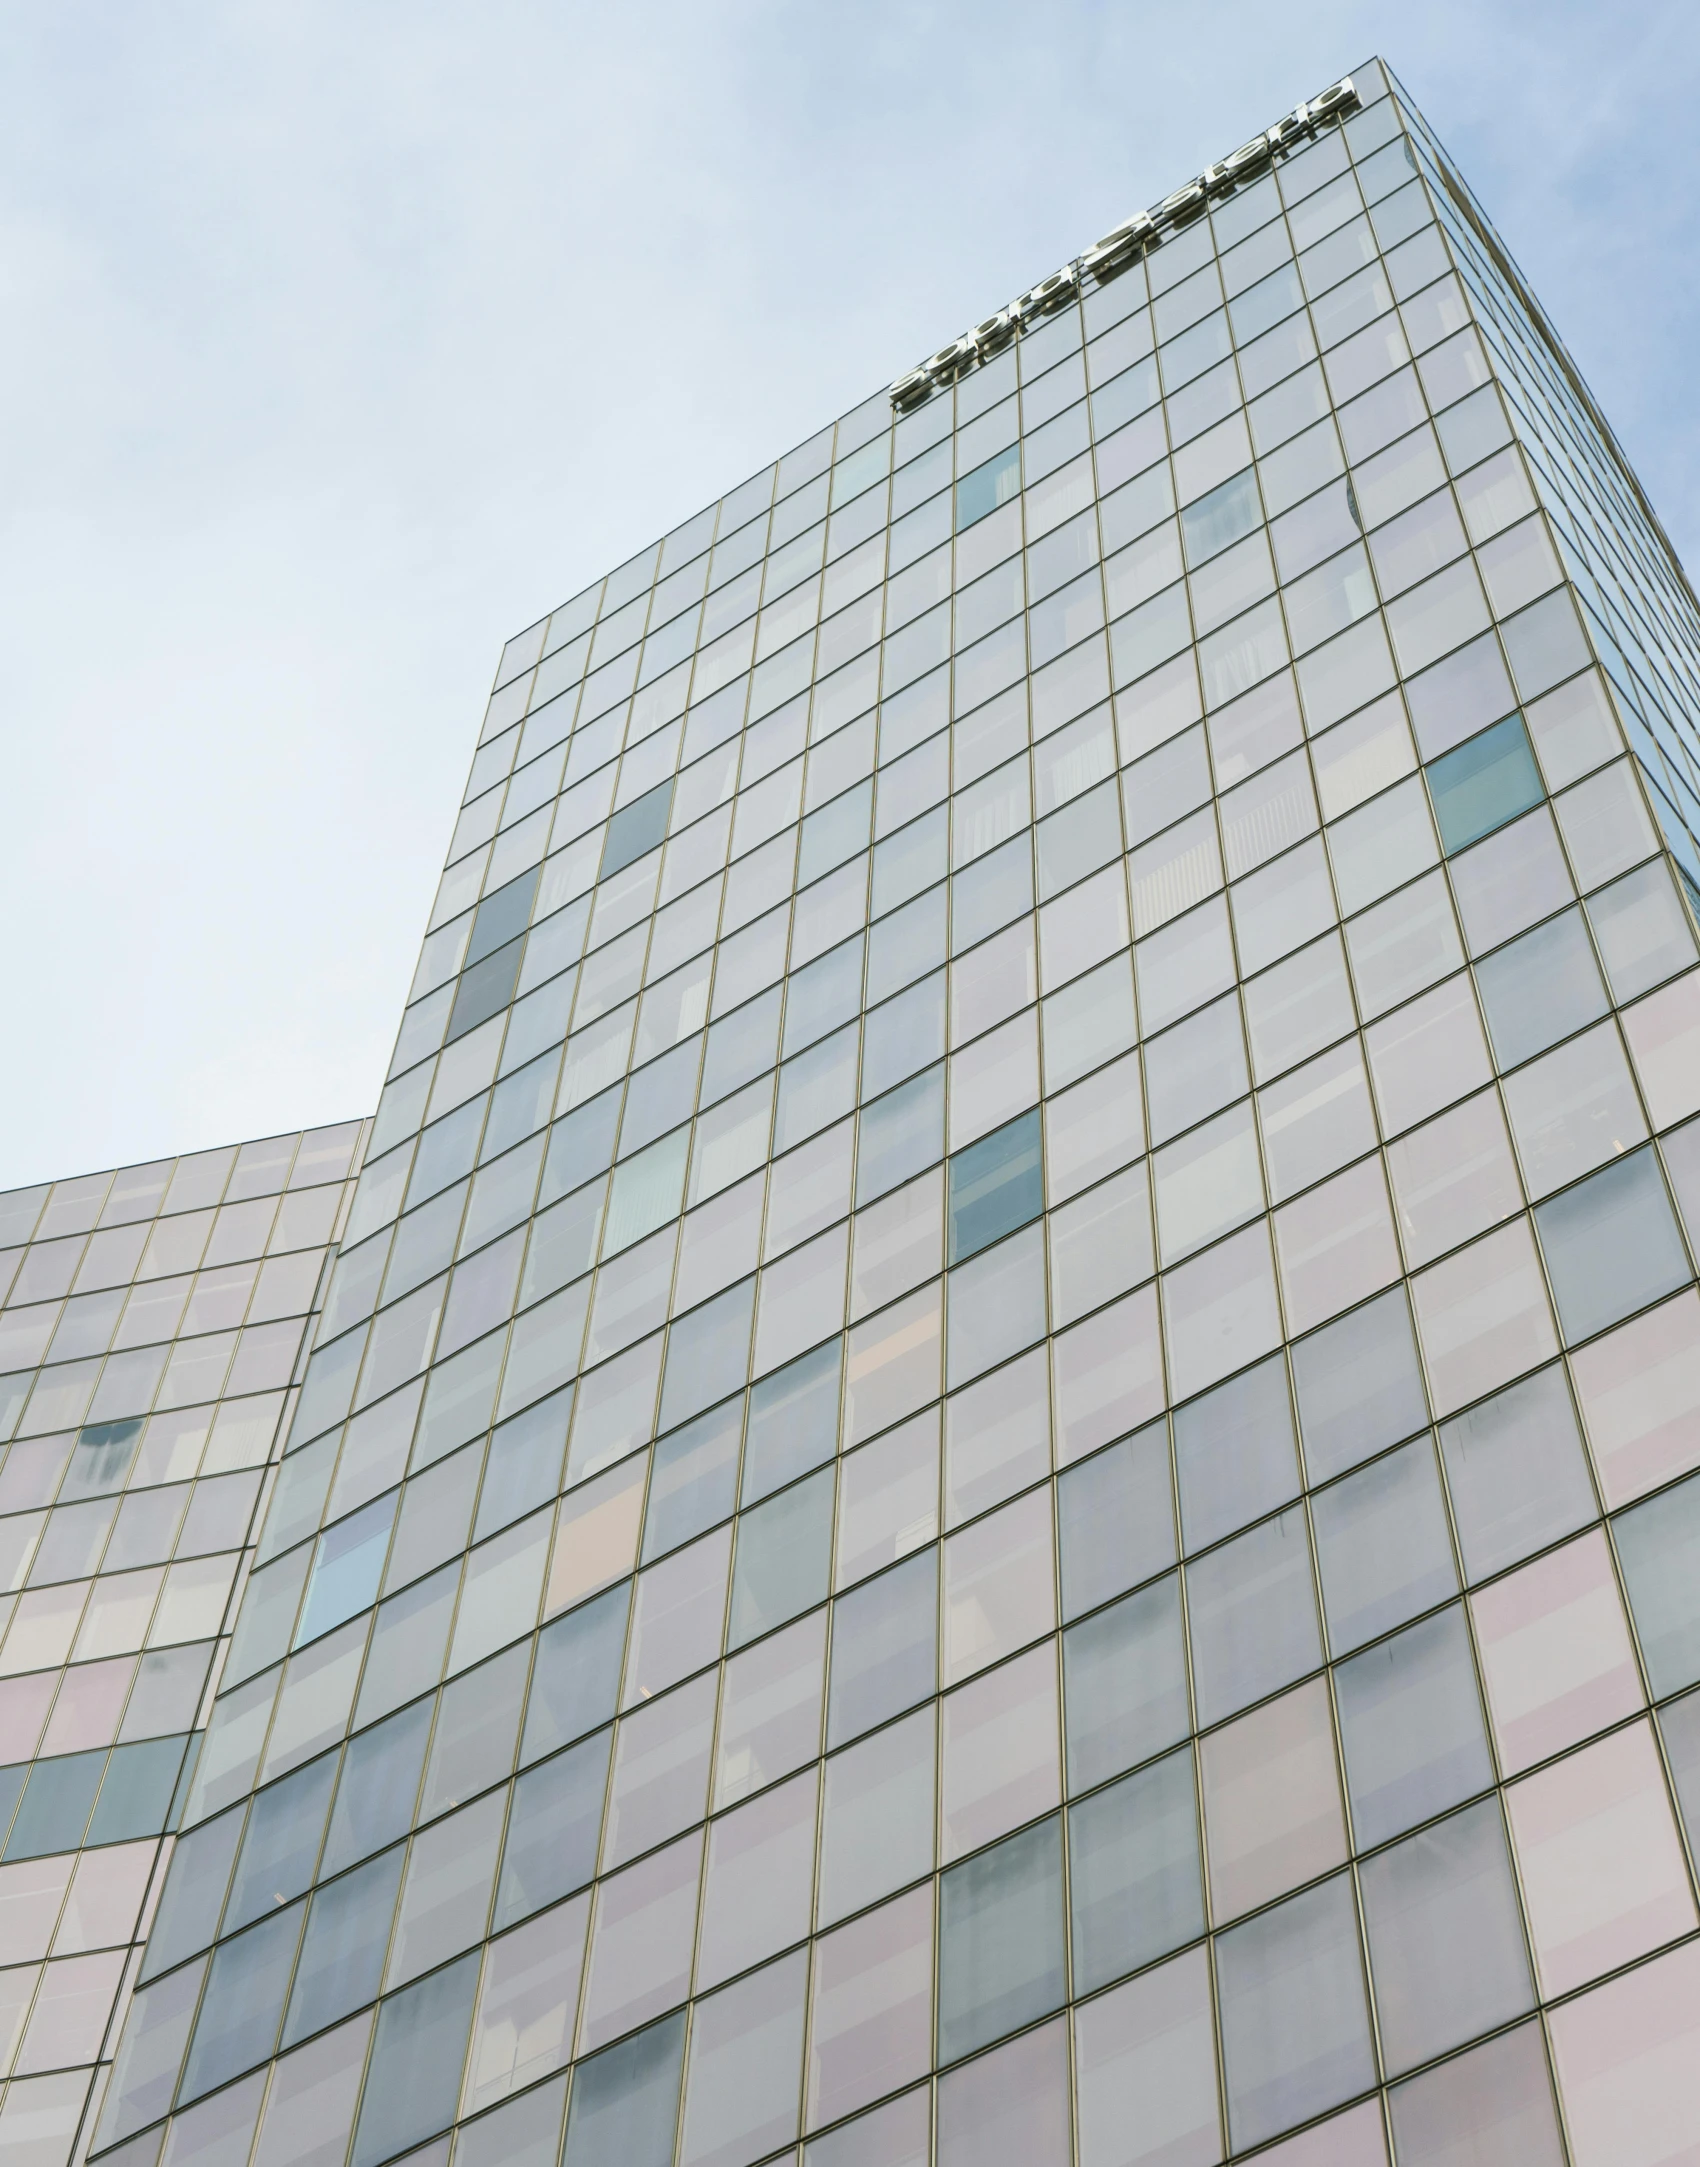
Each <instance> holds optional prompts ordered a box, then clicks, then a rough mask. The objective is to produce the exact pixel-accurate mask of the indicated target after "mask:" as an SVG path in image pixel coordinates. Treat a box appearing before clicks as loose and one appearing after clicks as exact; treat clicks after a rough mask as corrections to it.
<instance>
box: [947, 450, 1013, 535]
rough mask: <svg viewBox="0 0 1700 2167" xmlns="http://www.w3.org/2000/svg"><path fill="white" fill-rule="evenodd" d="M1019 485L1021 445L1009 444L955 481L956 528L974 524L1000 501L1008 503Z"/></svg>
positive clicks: (960, 528)
mask: <svg viewBox="0 0 1700 2167" xmlns="http://www.w3.org/2000/svg"><path fill="white" fill-rule="evenodd" d="M1020 487H1021V448H1020V446H1019V445H1016V444H1011V445H1010V447H1009V449H1008V450H1007V451H1000V452H999V453H998V455H997V456H996V458H995V459H988V460H987V461H986V463H985V465H984V466H977V467H976V468H975V469H974V471H973V472H972V473H971V474H964V475H963V476H962V478H961V480H960V481H959V482H958V483H957V485H956V525H957V531H958V532H959V533H960V531H961V530H962V529H963V528H964V527H971V526H973V524H974V522H975V521H976V520H977V519H984V518H985V516H986V514H987V513H988V512H995V511H996V510H997V508H998V506H999V505H1000V504H1007V503H1008V502H1009V500H1010V498H1011V497H1013V496H1014V495H1015V494H1016V492H1017V491H1018V490H1019V489H1020Z"/></svg>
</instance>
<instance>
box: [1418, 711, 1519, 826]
mask: <svg viewBox="0 0 1700 2167" xmlns="http://www.w3.org/2000/svg"><path fill="white" fill-rule="evenodd" d="M1427 774H1428V788H1429V796H1430V798H1431V799H1432V800H1433V801H1434V817H1435V821H1436V824H1437V825H1438V827H1439V829H1440V840H1441V843H1442V845H1443V846H1444V848H1445V850H1446V852H1447V855H1448V856H1450V855H1451V853H1452V852H1453V851H1455V850H1462V849H1463V848H1464V846H1465V844H1466V843H1473V842H1475V840H1476V839H1477V837H1478V836H1482V835H1486V834H1487V833H1488V831H1489V830H1490V829H1492V828H1499V827H1503V826H1504V825H1505V823H1506V821H1508V820H1515V819H1516V817H1517V815H1518V814H1519V813H1526V812H1527V811H1528V809H1529V807H1530V806H1531V805H1538V804H1539V803H1540V801H1541V799H1542V797H1543V796H1544V795H1545V793H1544V792H1543V791H1542V789H1541V777H1540V771H1539V769H1538V768H1537V767H1536V766H1535V756H1534V754H1533V752H1531V751H1530V749H1529V733H1528V731H1527V730H1525V729H1524V727H1523V718H1522V716H1521V715H1507V716H1506V718H1505V720H1504V721H1503V722H1496V723H1495V724H1494V726H1493V728H1492V729H1491V730H1484V731H1483V732H1482V733H1481V735H1480V736H1479V737H1473V738H1471V739H1470V741H1469V742H1468V744H1464V745H1460V746H1459V747H1458V748H1457V750H1456V751H1454V752H1449V753H1447V754H1446V755H1445V756H1444V758H1442V759H1439V760H1435V761H1433V762H1431V764H1430V766H1429V768H1428V770H1427Z"/></svg>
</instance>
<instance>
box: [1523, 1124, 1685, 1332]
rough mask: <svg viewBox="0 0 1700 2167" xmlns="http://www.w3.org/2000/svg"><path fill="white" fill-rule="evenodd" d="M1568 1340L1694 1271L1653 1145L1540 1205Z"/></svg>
mask: <svg viewBox="0 0 1700 2167" xmlns="http://www.w3.org/2000/svg"><path fill="white" fill-rule="evenodd" d="M1535 1225H1536V1226H1537V1227H1538V1228H1539V1230H1540V1236H1541V1247H1542V1249H1543V1250H1544V1251H1545V1253H1546V1260H1547V1270H1548V1272H1549V1273H1550V1274H1551V1276H1552V1290H1553V1294H1554V1296H1555V1297H1556V1299H1557V1302H1558V1319H1559V1322H1560V1324H1561V1325H1562V1326H1563V1327H1564V1337H1565V1340H1566V1342H1569V1341H1572V1340H1578V1339H1587V1338H1588V1337H1589V1336H1590V1335H1591V1334H1592V1333H1594V1332H1599V1331H1603V1330H1604V1329H1605V1327H1606V1326H1607V1325H1608V1324H1615V1323H1616V1322H1617V1320H1618V1319H1619V1318H1620V1317H1627V1316H1628V1315H1629V1313H1630V1312H1631V1311H1632V1310H1636V1309H1643V1308H1645V1307H1646V1305H1647V1304H1648V1303H1649V1302H1652V1301H1656V1300H1657V1299H1658V1297H1659V1296H1660V1295H1661V1294H1668V1293H1669V1292H1670V1291H1671V1289H1672V1288H1673V1287H1679V1286H1681V1285H1682V1284H1683V1282H1684V1281H1685V1280H1686V1279H1687V1278H1688V1277H1689V1271H1688V1258H1687V1256H1686V1255H1685V1253H1684V1251H1683V1247H1682V1237H1681V1235H1680V1234H1678V1232H1677V1230H1676V1221H1675V1219H1674V1218H1673V1217H1672V1216H1671V1208H1670V1201H1669V1199H1668V1198H1667V1197H1666V1195H1665V1185H1664V1182H1663V1180H1662V1179H1661V1177H1660V1174H1659V1166H1658V1161H1657V1159H1656V1158H1655V1157H1654V1155H1653V1148H1652V1146H1651V1145H1650V1144H1649V1145H1647V1146H1646V1147H1645V1148H1644V1149H1643V1150H1641V1151H1636V1152H1632V1153H1631V1154H1630V1156H1629V1157H1628V1158H1626V1159H1619V1160H1618V1161H1617V1162H1616V1164H1615V1165H1613V1166H1606V1167H1602V1168H1601V1169H1600V1171H1599V1172H1598V1173H1597V1174H1594V1175H1591V1176H1590V1177H1589V1179H1588V1180H1586V1181H1582V1182H1578V1183H1577V1185H1576V1187H1575V1188H1574V1189H1566V1190H1565V1192H1564V1194H1563V1195H1562V1196H1555V1197H1553V1198H1551V1199H1550V1200H1549V1201H1548V1202H1547V1203H1545V1204H1541V1205H1539V1206H1537V1207H1536V1211H1535Z"/></svg>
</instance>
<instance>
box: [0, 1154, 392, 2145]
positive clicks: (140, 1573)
mask: <svg viewBox="0 0 1700 2167" xmlns="http://www.w3.org/2000/svg"><path fill="white" fill-rule="evenodd" d="M361 1127H362V1125H361V1124H360V1123H359V1122H350V1123H348V1124H346V1125H345V1126H343V1127H340V1128H331V1129H313V1130H309V1131H307V1133H306V1134H305V1135H300V1136H272V1137H268V1138H266V1139H264V1140H263V1141H261V1142H258V1143H250V1144H244V1145H242V1146H241V1148H240V1149H238V1148H236V1147H235V1146H231V1147H230V1148H228V1149H226V1150H222V1151H202V1152H197V1153H195V1154H194V1156H193V1157H190V1158H183V1159H175V1160H173V1159H163V1160H160V1161H158V1162H156V1163H155V1164H152V1165H149V1166H131V1167H126V1168H124V1169H123V1170H122V1171H120V1172H118V1173H116V1174H111V1173H105V1174H91V1175H85V1176H83V1177H82V1178H80V1179H77V1180H73V1181H58V1182H53V1183H51V1184H48V1183H43V1184H42V1185H41V1186H40V1187H39V1188H34V1189H23V1190H13V1191H12V1192H10V1193H9V1194H7V1195H4V1196H0V1303H3V1304H4V1307H3V1308H0V1371H3V1372H5V1374H3V1375H0V1437H4V1438H9V1439H10V1440H11V1443H10V1445H9V1447H8V1448H7V1450H6V1453H5V1457H4V1460H3V1461H0V1579H3V1582H4V1590H5V1592H4V1593H3V1594H0V1632H3V1634H4V1638H3V1639H0V1759H3V1761H4V1763H5V1764H6V1765H4V1766H0V1965H3V1966H4V1967H5V1968H4V1969H0V2076H5V2077H9V2078H10V2080H11V2081H10V2083H9V2084H8V2085H7V2086H6V2091H5V2097H4V2099H3V2100H0V2160H4V2161H6V2162H8V2167H12V2163H19V2167H34V2163H35V2162H37V2161H54V2162H63V2161H64V2160H65V2159H66V2157H67V2156H68V2154H69V2152H70V2150H71V2146H72V2144H73V2141H74V2140H75V2138H76V2136H77V2133H78V2129H79V2127H80V2126H81V2125H82V2124H83V2123H84V2120H85V2115H86V2111H87V2107H88V2103H89V2094H90V2086H91V2081H92V2080H93V2078H94V2076H95V2074H96V2064H97V2063H99V2062H100V2061H101V2059H102V2057H103V2056H104V2057H107V2058H110V2056H111V2053H112V2047H113V2036H114V2033H115V2031H116V2029H117V2023H118V2020H119V2018H121V2016H122V2014H123V2010H124V2007H125V2005H126V2002H127V1997H128V1990H129V1986H130V1983H131V1981H132V1979H133V1977H134V1973H135V1967H136V1962H137V1960H139V1958H140V1954H141V1949H140V1943H141V1941H142V1939H143V1938H144V1936H145V1933H146V1925H147V1920H148V1918H149V1917H150V1916H151V1912H152V1907H153V1905H154V1904H155V1903H156V1902H157V1900H158V1897H159V1890H160V1876H161V1871H162V1869H163V1866H164V1863H165V1857H166V1856H167V1855H168V1846H167V1845H162V1843H161V1836H162V1833H163V1832H164V1831H165V1830H167V1829H169V1828H170V1827H172V1826H173V1825H174V1823H175V1820H176V1818H177V1815H178V1813H179V1812H180V1810H181V1805H182V1788H183V1785H184V1783H185V1781H186V1780H187V1777H188V1774H189V1772H190V1770H191V1769H192V1767H193V1763H194V1746H195V1740H194V1734H195V1732H196V1729H197V1726H198V1725H200V1724H204V1723H205V1721H206V1715H205V1706H206V1702H207V1699H208V1696H209V1695H210V1692H211V1690H212V1689H213V1687H214V1685H215V1684H216V1681H217V1675H218V1666H219V1664H220V1663H221V1661H222V1659H223V1651H224V1650H225V1649H226V1648H228V1646H229V1633H230V1626H231V1617H232V1613H233V1610H234V1607H235V1597H236V1596H237V1595H239V1593H240V1582H241V1575H242V1573H243V1571H244V1570H245V1568H246V1565H247V1563H248V1561H249V1560H250V1559H251V1557H252V1555H253V1542H254V1536H255V1533H256V1532H257V1526H258V1521H259V1517H260V1512H261V1509H262V1506H263V1497H264V1492H265V1485H266V1483H267V1481H268V1479H269V1473H268V1471H269V1470H270V1469H271V1468H273V1467H274V1466H275V1465H276V1462H277V1459H278V1457H279V1455H280V1453H281V1451H282V1447H283V1441H284V1438H285V1436H286V1434H287V1431H288V1417H289V1408H290V1403H291V1400H292V1397H293V1391H292V1386H298V1385H299V1381H300V1368H301V1365H302V1364H303V1363H304V1362H305V1359H306V1353H307V1347H308V1344H309V1343H310V1325H311V1321H312V1320H311V1313H312V1311H313V1310H314V1309H315V1307H316V1304H317V1302H318V1300H319V1298H320V1290H321V1288H322V1286H323V1283H324V1279H325V1275H326V1268H327V1264H328V1261H329V1259H330V1257H331V1256H332V1255H333V1254H334V1246H333V1245H334V1242H335V1238H336V1234H337V1230H338V1222H339V1220H340V1218H341V1217H342V1216H343V1215H344V1214H345V1213H346V1211H347V1209H348V1205H349V1203H350V1201H351V1200H352V1195H353V1187H354V1184H353V1182H352V1180H351V1179H350V1178H349V1176H350V1172H351V1169H357V1168H358V1164H359V1151H360V1144H361ZM32 1763H33V1765H32ZM79 1852H80V1853H81V1856H79V1855H78V1854H79Z"/></svg>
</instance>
